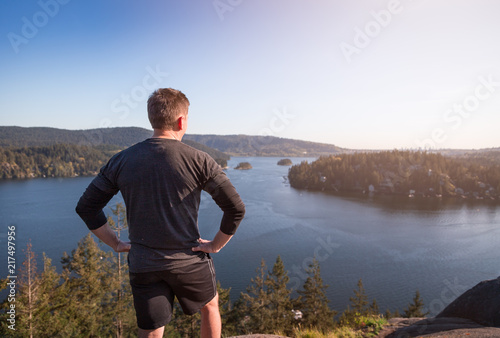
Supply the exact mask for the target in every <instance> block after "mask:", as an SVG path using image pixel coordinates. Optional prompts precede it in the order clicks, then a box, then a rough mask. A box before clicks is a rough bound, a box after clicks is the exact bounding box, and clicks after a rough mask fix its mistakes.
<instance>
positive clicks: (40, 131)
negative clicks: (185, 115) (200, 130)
mask: <svg viewBox="0 0 500 338" xmlns="http://www.w3.org/2000/svg"><path fill="white" fill-rule="evenodd" d="M151 135H153V131H152V130H147V129H144V128H137V127H125V128H100V129H87V130H67V129H57V128H46V127H30V128H24V127H1V126H0V147H14V148H19V147H39V146H52V145H55V144H72V145H80V146H90V147H95V146H101V145H112V146H117V147H120V148H126V147H129V146H131V145H133V144H136V143H138V142H141V141H143V140H145V139H147V138H149V137H151ZM183 142H184V143H185V144H187V145H189V146H191V147H193V148H196V149H199V150H201V151H204V152H206V153H208V154H209V155H210V156H212V157H213V158H214V159H216V160H226V161H227V160H229V158H230V156H229V155H227V154H225V153H223V152H221V151H218V150H217V149H213V148H210V147H207V146H206V145H204V144H200V143H197V142H195V141H192V140H183Z"/></svg>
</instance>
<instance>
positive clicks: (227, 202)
mask: <svg viewBox="0 0 500 338" xmlns="http://www.w3.org/2000/svg"><path fill="white" fill-rule="evenodd" d="M204 190H205V191H206V192H208V193H209V194H210V195H211V196H212V198H213V200H214V201H215V203H216V204H217V205H218V206H219V208H221V210H222V211H223V212H224V214H223V216H222V220H221V224H220V229H219V231H218V232H217V234H216V235H215V237H214V239H213V240H212V241H208V240H205V239H201V238H200V239H199V240H198V242H199V243H200V245H199V246H197V247H194V248H193V249H192V250H193V251H204V252H208V253H213V252H219V250H220V249H222V248H223V247H224V246H225V245H226V244H227V242H229V240H230V239H231V238H232V237H233V235H234V233H235V232H236V229H238V226H239V225H240V223H241V220H242V219H243V217H244V216H245V204H244V203H243V201H242V200H241V197H240V195H239V194H238V193H237V192H236V189H235V188H234V186H233V184H232V183H231V181H230V180H229V178H227V176H226V175H225V174H224V173H221V174H219V175H217V176H216V177H215V178H212V179H210V180H209V181H208V182H207V184H206V186H205V188H204Z"/></svg>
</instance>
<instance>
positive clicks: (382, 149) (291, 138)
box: [0, 126, 500, 151]
mask: <svg viewBox="0 0 500 338" xmlns="http://www.w3.org/2000/svg"><path fill="white" fill-rule="evenodd" d="M0 127H20V128H54V129H60V130H70V131H79V130H92V129H101V128H89V129H70V128H57V127H50V126H29V127H24V126H0ZM107 128H141V129H145V130H148V131H151V133H153V129H151V128H144V127H138V126H119V127H107ZM186 135H187V136H189V135H214V136H250V137H255V136H256V137H259V136H265V135H249V134H214V133H191V132H189V131H188V132H187V133H186ZM269 136H271V137H277V138H282V139H290V140H294V141H304V142H313V143H322V144H328V145H333V146H336V147H338V148H341V149H345V150H361V151H363V150H368V151H385V150H389V151H390V150H412V151H418V150H422V151H425V150H430V151H439V150H488V149H498V148H500V146H499V147H487V148H436V149H422V148H404V147H402V148H347V147H343V146H342V145H341V144H333V143H326V142H316V141H311V140H306V139H299V138H294V137H281V136H273V135H269Z"/></svg>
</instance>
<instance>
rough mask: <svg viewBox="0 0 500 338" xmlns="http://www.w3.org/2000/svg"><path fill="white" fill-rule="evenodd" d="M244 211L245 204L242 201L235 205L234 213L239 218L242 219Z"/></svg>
mask: <svg viewBox="0 0 500 338" xmlns="http://www.w3.org/2000/svg"><path fill="white" fill-rule="evenodd" d="M245 212H246V209H245V204H244V203H243V202H241V203H240V204H238V205H237V206H236V207H235V214H236V215H237V216H238V218H239V219H240V220H241V219H243V217H245Z"/></svg>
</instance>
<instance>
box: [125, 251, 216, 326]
mask: <svg viewBox="0 0 500 338" xmlns="http://www.w3.org/2000/svg"><path fill="white" fill-rule="evenodd" d="M130 285H131V287H132V295H133V296H134V307H135V312H136V317H137V325H138V326H139V328H141V329H143V330H153V329H157V328H159V327H162V326H165V325H166V324H168V323H169V322H170V320H171V319H172V307H173V305H174V296H175V297H177V300H178V301H179V303H180V305H181V307H182V310H183V311H184V313H185V314H188V315H193V314H195V313H196V312H198V311H200V310H201V309H202V308H203V307H204V306H205V305H206V304H207V303H209V302H210V301H211V300H212V299H213V298H214V297H215V295H216V294H217V286H216V279H215V269H214V265H213V261H212V258H211V257H210V255H208V254H205V256H204V257H203V258H202V259H201V260H200V261H199V262H197V263H194V264H191V265H188V266H185V267H181V268H175V269H171V270H167V271H154V272H144V273H132V272H130Z"/></svg>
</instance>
